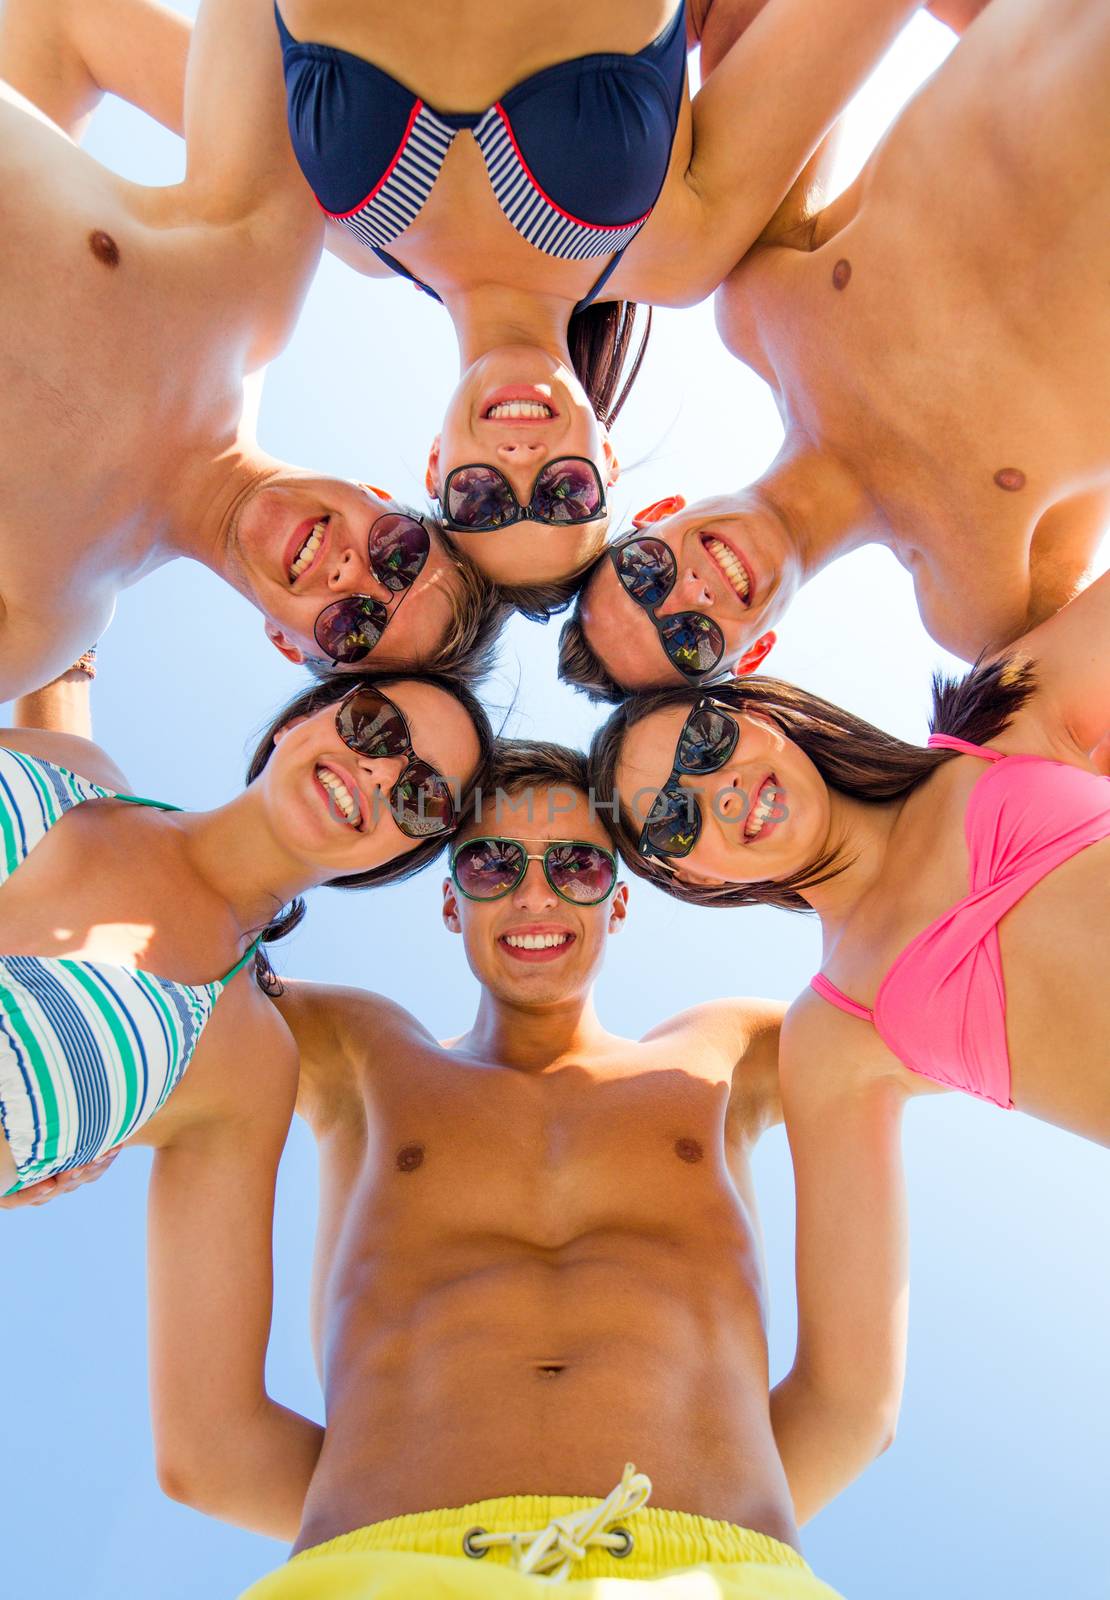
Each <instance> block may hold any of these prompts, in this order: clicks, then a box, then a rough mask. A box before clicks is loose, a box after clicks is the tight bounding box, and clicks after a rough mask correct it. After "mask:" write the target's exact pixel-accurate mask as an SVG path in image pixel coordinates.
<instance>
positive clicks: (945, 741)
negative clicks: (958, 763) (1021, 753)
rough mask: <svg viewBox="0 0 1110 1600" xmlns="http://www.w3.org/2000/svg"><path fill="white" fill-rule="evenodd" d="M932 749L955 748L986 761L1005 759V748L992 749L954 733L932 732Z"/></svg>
mask: <svg viewBox="0 0 1110 1600" xmlns="http://www.w3.org/2000/svg"><path fill="white" fill-rule="evenodd" d="M928 745H929V749H930V750H955V751H957V752H958V753H959V754H960V755H962V756H980V757H981V758H982V759H983V760H984V761H1005V759H1006V752H1005V751H1004V750H992V749H991V748H990V746H989V745H985V744H970V743H969V742H968V740H967V739H957V738H956V736H955V734H953V733H931V734H930V735H929V739H928Z"/></svg>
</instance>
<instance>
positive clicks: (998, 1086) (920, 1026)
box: [810, 733, 1110, 1110]
mask: <svg viewBox="0 0 1110 1600" xmlns="http://www.w3.org/2000/svg"><path fill="white" fill-rule="evenodd" d="M929 744H930V746H931V747H932V748H933V749H941V750H958V751H960V752H961V754H964V755H969V756H979V757H981V758H982V760H984V761H989V762H991V763H992V765H991V766H990V767H989V768H988V769H987V771H986V772H984V773H983V775H982V777H981V778H980V779H979V781H978V782H977V783H976V785H975V787H974V789H972V791H971V795H970V798H969V799H968V804H967V814H966V816H965V818H964V832H965V834H966V837H967V850H968V877H969V880H970V885H971V893H970V894H968V895H965V896H964V898H963V899H962V900H961V901H959V903H958V904H957V905H954V906H953V907H952V908H951V910H950V911H946V912H945V913H944V915H943V916H941V917H938V918H937V920H936V921H935V922H932V923H930V924H929V926H928V927H927V928H925V929H924V930H923V932H921V933H919V934H918V935H917V937H916V939H913V940H911V942H910V943H909V944H908V945H907V946H906V948H905V949H904V950H903V951H902V953H901V955H899V956H898V957H897V958H896V960H895V961H894V963H893V965H892V966H891V968H890V970H889V971H888V972H887V974H886V976H885V977H884V978H883V981H882V983H881V984H880V985H879V992H878V994H877V995H876V997H875V1009H874V1011H873V1012H872V1011H869V1010H868V1008H867V1007H866V1006H861V1005H859V1004H857V1002H856V1001H854V1000H850V999H849V998H848V996H847V995H846V994H842V993H841V991H840V990H839V989H838V988H837V987H836V985H835V984H833V983H830V982H829V980H828V978H826V977H825V976H824V974H823V973H820V972H819V973H818V974H817V976H816V977H815V978H813V979H812V980H811V983H810V987H811V988H812V989H815V990H816V992H817V993H818V994H819V995H821V997H822V998H823V999H825V1000H828V1001H830V1002H831V1004H832V1005H834V1006H837V1007H838V1008H839V1009H840V1010H841V1011H847V1012H849V1013H850V1015H852V1016H854V1017H862V1018H863V1019H864V1020H865V1021H867V1022H873V1023H874V1025H875V1029H876V1032H877V1033H878V1035H879V1037H880V1038H881V1039H882V1041H883V1043H884V1044H885V1045H886V1046H887V1048H888V1049H889V1050H891V1051H893V1053H894V1054H895V1055H896V1056H897V1057H898V1058H899V1060H900V1061H902V1062H903V1064H904V1065H905V1066H907V1067H908V1068H909V1069H910V1071H911V1072H916V1073H919V1074H920V1075H921V1076H922V1077H923V1078H931V1079H932V1080H933V1082H934V1083H941V1084H944V1085H945V1086H946V1087H947V1088H950V1089H962V1090H963V1091H964V1092H965V1093H966V1094H973V1095H977V1096H978V1097H979V1099H981V1100H990V1101H992V1102H993V1103H994V1104H995V1105H997V1106H1003V1107H1004V1108H1005V1109H1007V1110H1010V1109H1012V1108H1013V1100H1012V1098H1011V1095H1010V1053H1009V1049H1008V1047H1007V1043H1006V986H1005V983H1004V981H1003V977H1002V962H1001V957H1000V955H999V949H998V924H999V922H1000V921H1001V919H1002V918H1003V917H1004V916H1005V915H1006V913H1007V911H1009V910H1010V909H1011V907H1013V906H1015V905H1016V904H1017V902H1018V901H1019V900H1020V899H1021V898H1022V897H1023V896H1024V895H1026V894H1028V893H1029V891H1030V889H1032V888H1033V887H1034V885H1035V884H1038V883H1039V882H1040V881H1041V879H1042V878H1044V877H1046V876H1047V875H1048V874H1049V873H1050V872H1051V871H1052V870H1053V868H1055V867H1058V866H1060V864H1061V863H1062V862H1064V861H1067V860H1069V859H1070V858H1071V857H1072V856H1074V855H1076V854H1077V853H1078V852H1079V851H1080V850H1084V849H1086V847H1087V846H1088V845H1091V844H1096V843H1097V842H1098V841H1099V840H1100V839H1105V838H1108V837H1110V778H1103V777H1099V776H1098V774H1097V773H1093V772H1088V771H1085V770H1084V769H1083V768H1082V767H1071V766H1068V765H1067V764H1066V763H1064V762H1059V761H1050V760H1048V759H1047V758H1046V757H1044V756H1023V755H1013V756H1011V755H1006V754H1004V753H1003V752H1002V751H1001V750H991V749H989V748H986V747H984V746H982V745H976V744H968V743H967V741H966V740H964V739H954V738H951V737H950V736H949V735H948V734H944V733H935V734H933V736H932V737H931V738H930V740H929Z"/></svg>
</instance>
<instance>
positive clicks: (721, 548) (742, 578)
mask: <svg viewBox="0 0 1110 1600" xmlns="http://www.w3.org/2000/svg"><path fill="white" fill-rule="evenodd" d="M705 548H706V549H707V550H708V551H709V554H710V555H711V556H712V557H713V559H714V561H715V562H716V563H717V565H718V566H719V567H720V569H721V571H722V572H723V573H724V575H725V577H726V578H727V579H728V581H729V583H730V584H731V585H732V587H733V588H734V589H735V590H736V593H737V594H738V595H739V596H740V598H741V600H746V599H747V598H748V589H749V584H748V574H747V573H746V572H745V571H744V566H743V563H742V562H740V561H737V559H736V557H735V556H734V555H733V553H732V551H731V550H730V549H729V547H728V545H727V544H722V543H721V541H720V539H714V538H713V537H712V535H711V536H710V537H709V538H707V539H706V540H705Z"/></svg>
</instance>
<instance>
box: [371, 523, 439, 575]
mask: <svg viewBox="0 0 1110 1600" xmlns="http://www.w3.org/2000/svg"><path fill="white" fill-rule="evenodd" d="M430 549H431V540H430V539H429V538H428V530H427V529H426V528H425V527H424V525H423V524H422V523H420V522H417V521H416V519H415V517H403V516H395V515H392V514H391V515H389V516H385V517H379V518H378V520H377V522H375V523H374V526H373V527H372V528H371V529H370V539H369V548H368V555H369V559H370V566H371V569H372V571H373V573H374V576H375V577H376V578H377V580H378V582H379V583H384V584H385V586H386V588H387V589H392V590H393V592H394V594H399V593H400V591H401V590H402V589H407V588H408V587H409V585H410V584H412V583H413V582H414V581H415V579H416V575H417V573H418V572H419V571H420V569H421V567H422V566H423V565H424V563H425V561H427V559H428V551H429V550H430Z"/></svg>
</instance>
